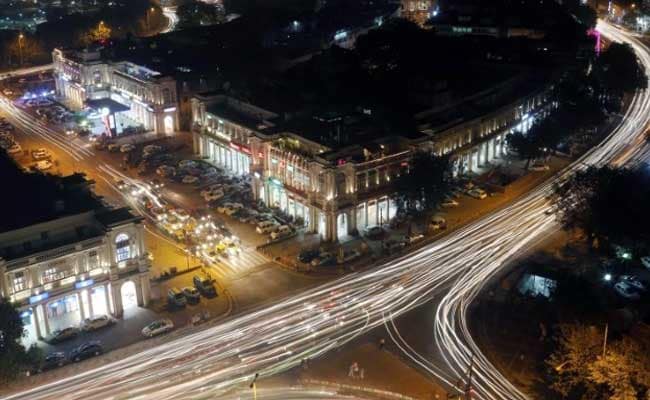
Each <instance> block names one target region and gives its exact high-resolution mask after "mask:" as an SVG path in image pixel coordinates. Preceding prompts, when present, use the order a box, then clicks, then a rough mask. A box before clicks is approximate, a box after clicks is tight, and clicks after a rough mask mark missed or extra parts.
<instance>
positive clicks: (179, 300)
mask: <svg viewBox="0 0 650 400" xmlns="http://www.w3.org/2000/svg"><path fill="white" fill-rule="evenodd" d="M167 302H168V303H169V304H170V305H172V306H174V307H185V306H186V305H187V298H185V295H183V292H181V291H180V290H178V289H177V288H175V287H173V288H171V289H169V290H168V291H167Z"/></svg>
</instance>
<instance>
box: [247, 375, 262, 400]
mask: <svg viewBox="0 0 650 400" xmlns="http://www.w3.org/2000/svg"><path fill="white" fill-rule="evenodd" d="M259 376H260V374H259V373H256V374H255V377H254V378H253V381H252V382H251V384H250V386H249V387H250V388H251V389H253V400H257V384H256V382H257V378H258V377H259Z"/></svg>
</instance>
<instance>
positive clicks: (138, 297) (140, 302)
mask: <svg viewBox="0 0 650 400" xmlns="http://www.w3.org/2000/svg"><path fill="white" fill-rule="evenodd" d="M121 298H122V297H121V296H120V299H121ZM135 298H136V301H137V303H138V306H139V307H142V306H143V305H144V299H143V295H142V282H141V280H138V282H137V283H136V285H135Z"/></svg>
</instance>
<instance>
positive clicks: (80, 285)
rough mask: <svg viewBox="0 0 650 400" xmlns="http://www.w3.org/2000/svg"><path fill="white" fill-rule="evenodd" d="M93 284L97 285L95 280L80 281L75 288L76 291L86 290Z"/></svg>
mask: <svg viewBox="0 0 650 400" xmlns="http://www.w3.org/2000/svg"><path fill="white" fill-rule="evenodd" d="M93 283H95V280H94V279H86V280H85V281H79V282H77V283H75V284H74V288H75V289H81V288H85V287H88V286H91V285H92V284H93Z"/></svg>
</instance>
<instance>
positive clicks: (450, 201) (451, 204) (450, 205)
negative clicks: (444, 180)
mask: <svg viewBox="0 0 650 400" xmlns="http://www.w3.org/2000/svg"><path fill="white" fill-rule="evenodd" d="M459 205H460V203H459V202H457V201H456V200H454V199H445V200H444V201H443V202H442V203H440V207H442V208H454V207H458V206H459Z"/></svg>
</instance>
